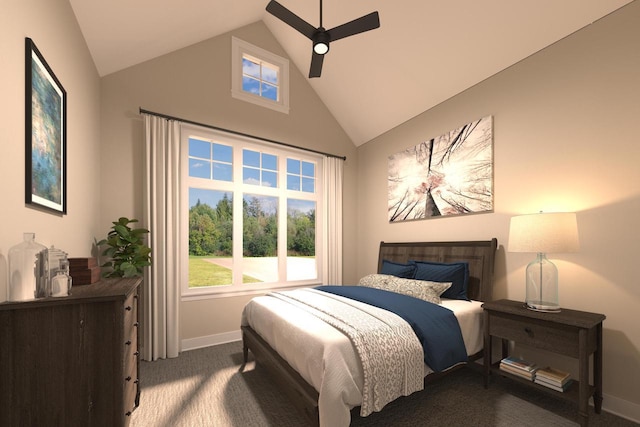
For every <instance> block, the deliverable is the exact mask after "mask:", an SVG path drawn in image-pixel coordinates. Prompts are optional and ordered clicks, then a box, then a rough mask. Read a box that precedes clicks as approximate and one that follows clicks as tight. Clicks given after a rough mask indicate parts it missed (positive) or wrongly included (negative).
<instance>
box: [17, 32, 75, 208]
mask: <svg viewBox="0 0 640 427" xmlns="http://www.w3.org/2000/svg"><path fill="white" fill-rule="evenodd" d="M25 60H26V61H25V148H26V149H25V202H26V204H27V205H34V206H35V207H38V208H43V209H44V210H48V211H50V212H54V213H58V214H62V215H64V214H66V213H67V92H66V91H65V90H64V87H63V86H62V84H61V83H60V81H59V80H58V78H57V77H56V75H55V74H54V72H53V70H52V69H51V67H49V64H47V61H46V60H45V59H44V57H43V56H42V54H41V53H40V51H39V50H38V48H37V47H36V45H35V43H34V42H33V40H31V39H30V38H29V37H26V38H25Z"/></svg>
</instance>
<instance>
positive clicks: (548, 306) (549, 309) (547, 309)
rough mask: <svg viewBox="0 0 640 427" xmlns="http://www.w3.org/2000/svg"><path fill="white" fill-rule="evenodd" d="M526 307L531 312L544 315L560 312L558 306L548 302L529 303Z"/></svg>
mask: <svg viewBox="0 0 640 427" xmlns="http://www.w3.org/2000/svg"><path fill="white" fill-rule="evenodd" d="M525 307H527V308H528V309H529V310H533V311H541V312H544V313H559V312H560V307H559V306H558V305H555V304H552V303H549V302H546V301H527V302H526V304H525Z"/></svg>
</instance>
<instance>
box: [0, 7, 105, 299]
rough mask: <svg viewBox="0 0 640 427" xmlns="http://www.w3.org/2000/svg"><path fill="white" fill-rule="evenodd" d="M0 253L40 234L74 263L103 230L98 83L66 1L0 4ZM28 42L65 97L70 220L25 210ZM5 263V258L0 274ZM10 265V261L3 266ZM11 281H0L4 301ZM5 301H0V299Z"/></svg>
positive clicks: (41, 239)
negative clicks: (28, 236) (24, 237)
mask: <svg viewBox="0 0 640 427" xmlns="http://www.w3.org/2000/svg"><path fill="white" fill-rule="evenodd" d="M1 3H2V6H1V9H0V55H1V58H2V65H1V67H2V78H0V94H2V102H1V103H0V189H1V191H0V195H1V198H2V202H1V203H0V218H1V219H2V223H1V225H0V252H1V253H2V254H4V258H6V256H7V252H8V250H9V248H10V247H11V246H13V245H15V244H17V243H20V242H21V241H22V233H23V232H26V231H32V232H35V233H36V240H38V241H39V242H40V243H42V244H45V245H47V246H49V245H52V244H53V245H55V246H56V247H58V248H60V249H63V250H65V251H67V252H69V254H70V256H76V257H82V256H89V255H90V254H91V249H92V243H93V241H94V237H98V236H97V232H98V225H99V216H100V215H99V210H98V208H99V202H98V201H99V199H100V184H99V171H100V157H99V153H98V150H99V142H100V79H99V76H98V73H97V71H96V69H95V66H94V65H93V60H92V59H91V56H90V55H89V51H88V49H87V46H86V44H85V42H84V38H83V36H82V34H81V32H80V28H79V27H78V24H77V22H76V20H75V15H74V14H73V11H72V10H71V7H70V6H69V3H68V1H67V0H1ZM25 37H30V38H31V39H32V40H33V41H34V42H35V44H36V46H37V47H38V49H39V50H40V52H41V53H42V55H43V56H44V58H45V60H46V61H47V63H48V64H49V66H50V67H51V68H52V69H53V71H54V73H55V74H56V76H57V77H58V79H59V80H60V82H61V83H62V85H63V86H64V88H65V90H66V91H67V104H68V105H67V128H68V129H67V130H68V134H67V135H68V136H67V163H68V166H67V173H68V182H67V193H68V199H67V200H68V205H67V211H68V214H67V215H65V216H62V215H55V214H51V213H46V212H42V211H39V210H36V209H33V208H31V207H27V206H26V205H25V201H24V193H25V189H24V185H25V184H24V183H25V166H24V165H25V129H24V123H25V117H24V114H25V95H24V91H25V90H24V85H25V47H24V46H25V40H24V39H25ZM4 258H0V272H1V271H2V268H3V264H2V261H3V259H4ZM4 260H5V261H6V259H4ZM4 281H6V276H5V275H4V274H0V293H1V292H3V290H4V287H3V286H4V283H3V282H4ZM0 300H2V298H0Z"/></svg>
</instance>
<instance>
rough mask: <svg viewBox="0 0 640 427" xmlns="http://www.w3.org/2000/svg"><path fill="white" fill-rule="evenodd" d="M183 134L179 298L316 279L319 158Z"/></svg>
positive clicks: (195, 131) (223, 137)
mask: <svg viewBox="0 0 640 427" xmlns="http://www.w3.org/2000/svg"><path fill="white" fill-rule="evenodd" d="M183 132H184V133H183V140H182V144H183V147H182V162H183V165H184V166H185V168H184V169H185V173H184V176H183V190H184V191H183V194H184V197H183V200H182V206H183V207H182V209H183V211H188V215H185V216H184V218H185V219H184V221H183V224H182V226H181V227H182V230H183V235H184V236H185V237H184V238H183V244H184V247H185V248H186V249H185V251H184V257H183V263H184V265H185V268H184V269H183V271H185V274H186V275H187V277H185V278H184V280H183V283H184V285H183V292H182V294H183V296H185V297H192V296H193V297H202V296H204V295H207V296H208V295H222V294H224V295H228V294H236V293H244V292H250V291H256V290H264V289H271V288H278V287H291V286H297V285H308V284H317V283H321V277H320V272H321V271H322V268H321V265H322V260H321V256H320V254H321V253H322V252H321V250H320V249H321V246H320V245H321V239H320V236H321V234H320V228H321V219H322V218H321V216H320V214H319V213H320V212H322V209H321V208H322V188H321V186H320V185H319V183H321V182H322V176H321V174H322V168H321V165H322V157H321V156H319V155H316V154H312V153H307V152H304V151H301V150H295V149H290V148H286V147H280V146H277V145H274V144H266V143H265V144H263V143H261V142H259V141H257V140H254V139H251V138H245V137H238V136H233V135H231V134H227V133H224V132H219V131H213V130H208V129H202V128H199V127H195V126H193V127H189V126H185V127H183Z"/></svg>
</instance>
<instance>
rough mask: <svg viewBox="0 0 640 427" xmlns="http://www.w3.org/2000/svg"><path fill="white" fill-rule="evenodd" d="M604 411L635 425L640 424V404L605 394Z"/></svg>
mask: <svg viewBox="0 0 640 427" xmlns="http://www.w3.org/2000/svg"><path fill="white" fill-rule="evenodd" d="M602 397H603V401H602V410H603V411H607V412H609V413H610V414H614V415H617V416H619V417H621V418H625V419H627V420H629V421H633V422H635V423H640V404H637V403H633V402H629V401H627V400H624V399H620V398H619V397H615V396H611V395H608V394H605V393H603V396H602ZM596 416H597V415H596Z"/></svg>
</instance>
